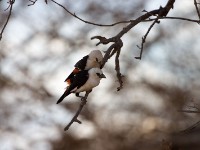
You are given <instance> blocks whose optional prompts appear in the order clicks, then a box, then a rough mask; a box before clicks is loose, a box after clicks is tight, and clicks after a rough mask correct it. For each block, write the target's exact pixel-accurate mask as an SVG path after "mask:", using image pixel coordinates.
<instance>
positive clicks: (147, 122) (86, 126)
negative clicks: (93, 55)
mask: <svg viewBox="0 0 200 150" xmlns="http://www.w3.org/2000/svg"><path fill="white" fill-rule="evenodd" d="M57 2H59V3H61V4H62V5H64V6H66V8H68V9H69V10H71V11H72V12H75V13H76V15H78V16H79V17H80V18H83V19H85V20H88V21H91V22H95V23H100V24H111V23H114V22H117V21H122V20H130V19H135V18H137V17H138V16H140V15H142V14H143V12H142V10H144V9H145V10H147V11H151V10H154V9H158V8H159V7H160V6H165V4H166V3H167V0H156V1H154V0H148V1H146V0H140V1H137V0H126V1H123V0H119V1H114V0H107V1H106V2H104V1H102V0H101V1H93V0H88V1H83V0H76V1H73V0H67V1H64V0H57ZM30 3H31V2H29V1H28V0H21V1H17V0H16V1H15V3H14V5H13V12H12V17H11V19H10V21H9V23H8V26H7V27H6V29H5V31H4V34H3V38H2V40H1V41H0V150H36V149H37V150H122V149H123V150H147V149H148V150H171V149H179V150H180V149H181V150H184V149H187V150H195V149H200V127H199V126H200V125H199V120H200V115H199V113H198V112H199V109H200V100H199V99H200V92H199V90H200V81H199V77H200V55H199V45H200V38H199V35H200V28H199V25H198V24H196V23H191V22H187V21H180V20H169V19H168V20H167V19H166V20H161V23H160V24H156V25H155V26H154V28H153V29H152V30H151V32H150V34H149V36H148V38H147V41H146V43H145V48H144V53H143V58H142V60H136V59H135V58H134V57H136V56H139V53H140V50H139V49H138V48H137V46H136V45H140V44H141V38H142V36H144V34H145V33H146V31H147V29H148V27H149V26H150V23H140V24H138V25H137V26H136V27H134V28H133V29H132V30H131V31H129V32H128V33H127V34H125V36H124V37H123V38H122V40H123V43H124V46H123V47H122V51H121V55H120V64H121V72H122V74H123V75H124V78H123V79H124V88H123V89H122V90H121V91H119V92H117V87H118V82H117V79H116V72H115V70H114V66H115V64H114V59H113V58H112V59H110V60H109V62H108V63H107V64H106V66H105V67H104V68H103V71H104V73H105V75H106V76H107V78H106V79H105V80H102V81H101V84H100V85H99V86H98V87H96V88H95V89H94V90H93V92H92V93H91V94H90V95H89V98H88V102H87V105H86V106H85V107H84V109H83V111H82V113H81V115H80V116H79V119H80V120H81V121H82V124H81V125H79V124H77V123H74V124H73V125H72V126H71V127H70V129H69V131H67V132H64V130H63V129H64V127H65V126H66V125H67V123H68V122H69V121H70V120H71V118H72V117H73V115H74V114H75V112H76V110H77V109H78V107H79V103H80V100H79V99H78V98H77V97H75V96H74V95H70V96H69V97H67V98H66V99H65V100H64V101H63V102H62V103H61V104H59V105H56V101H57V100H58V98H59V97H60V96H61V94H62V93H63V92H64V88H65V86H66V85H65V83H64V82H63V81H64V80H65V78H66V77H67V76H68V74H69V73H70V72H71V70H72V69H73V65H74V64H75V63H76V62H77V60H79V59H81V58H82V57H83V56H84V55H87V54H88V53H89V52H90V51H91V50H93V49H100V50H101V51H102V52H103V51H105V50H106V49H107V48H108V47H109V45H103V46H102V45H100V46H98V47H96V46H95V44H96V43H97V42H98V41H95V40H94V41H91V40H90V38H91V37H92V36H96V35H101V36H105V37H107V38H109V37H112V36H115V35H116V34H117V33H118V32H120V31H121V30H122V28H123V27H124V26H125V25H126V24H120V25H116V26H112V27H98V26H93V25H89V24H85V23H83V22H81V21H79V20H77V19H76V18H74V17H72V16H70V15H69V14H67V12H65V11H64V10H63V9H62V8H61V7H59V6H57V5H56V4H55V3H53V2H52V1H48V5H46V4H45V3H44V1H43V0H39V1H37V2H36V3H35V5H33V6H27V5H28V4H30ZM7 6H8V4H7V1H6V0H2V1H0V26H1V29H2V27H3V25H4V23H5V21H6V18H7V15H8V10H7V11H4V10H5V9H6V8H7ZM169 16H180V17H186V18H191V19H197V18H198V16H197V14H196V10H195V6H194V4H193V1H191V0H184V1H181V0H177V1H176V2H175V5H174V9H173V10H172V11H170V13H169ZM184 111H188V112H195V113H188V112H184ZM195 123H196V124H195ZM193 124H195V126H194V127H193V128H189V127H191V126H192V125H193Z"/></svg>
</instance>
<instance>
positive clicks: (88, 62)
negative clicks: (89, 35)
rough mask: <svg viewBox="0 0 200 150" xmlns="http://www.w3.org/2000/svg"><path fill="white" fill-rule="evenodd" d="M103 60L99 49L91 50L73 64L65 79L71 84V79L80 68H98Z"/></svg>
mask: <svg viewBox="0 0 200 150" xmlns="http://www.w3.org/2000/svg"><path fill="white" fill-rule="evenodd" d="M102 60H103V55H102V54H101V51H100V50H93V51H91V52H90V53H89V55H86V56H84V57H83V58H82V59H81V60H79V61H78V62H77V63H76V64H75V65H74V67H75V68H74V70H73V71H72V73H71V74H70V75H69V76H68V77H67V78H66V79H65V82H67V83H68V84H69V85H70V84H71V79H72V78H73V77H74V75H75V74H77V73H78V72H79V71H81V70H89V69H91V68H100V66H101V63H102Z"/></svg>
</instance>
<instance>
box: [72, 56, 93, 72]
mask: <svg viewBox="0 0 200 150" xmlns="http://www.w3.org/2000/svg"><path fill="white" fill-rule="evenodd" d="M88 57H89V55H86V56H84V57H83V58H82V59H81V60H79V61H78V62H77V63H76V64H75V65H74V67H76V68H79V69H80V70H84V69H85V66H86V64H87V59H88Z"/></svg>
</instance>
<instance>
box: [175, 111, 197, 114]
mask: <svg viewBox="0 0 200 150" xmlns="http://www.w3.org/2000/svg"><path fill="white" fill-rule="evenodd" d="M178 112H185V113H195V114H199V113H200V111H196V110H178Z"/></svg>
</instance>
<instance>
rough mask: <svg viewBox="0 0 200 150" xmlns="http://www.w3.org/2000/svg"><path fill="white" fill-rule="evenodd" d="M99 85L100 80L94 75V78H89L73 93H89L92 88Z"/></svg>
mask: <svg viewBox="0 0 200 150" xmlns="http://www.w3.org/2000/svg"><path fill="white" fill-rule="evenodd" d="M99 83H100V78H98V77H97V76H96V75H95V76H89V78H88V80H87V82H86V83H85V84H84V85H83V86H81V87H80V88H79V89H77V90H76V91H75V92H76V93H79V92H83V91H90V90H92V89H93V88H94V87H96V86H98V85H99Z"/></svg>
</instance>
